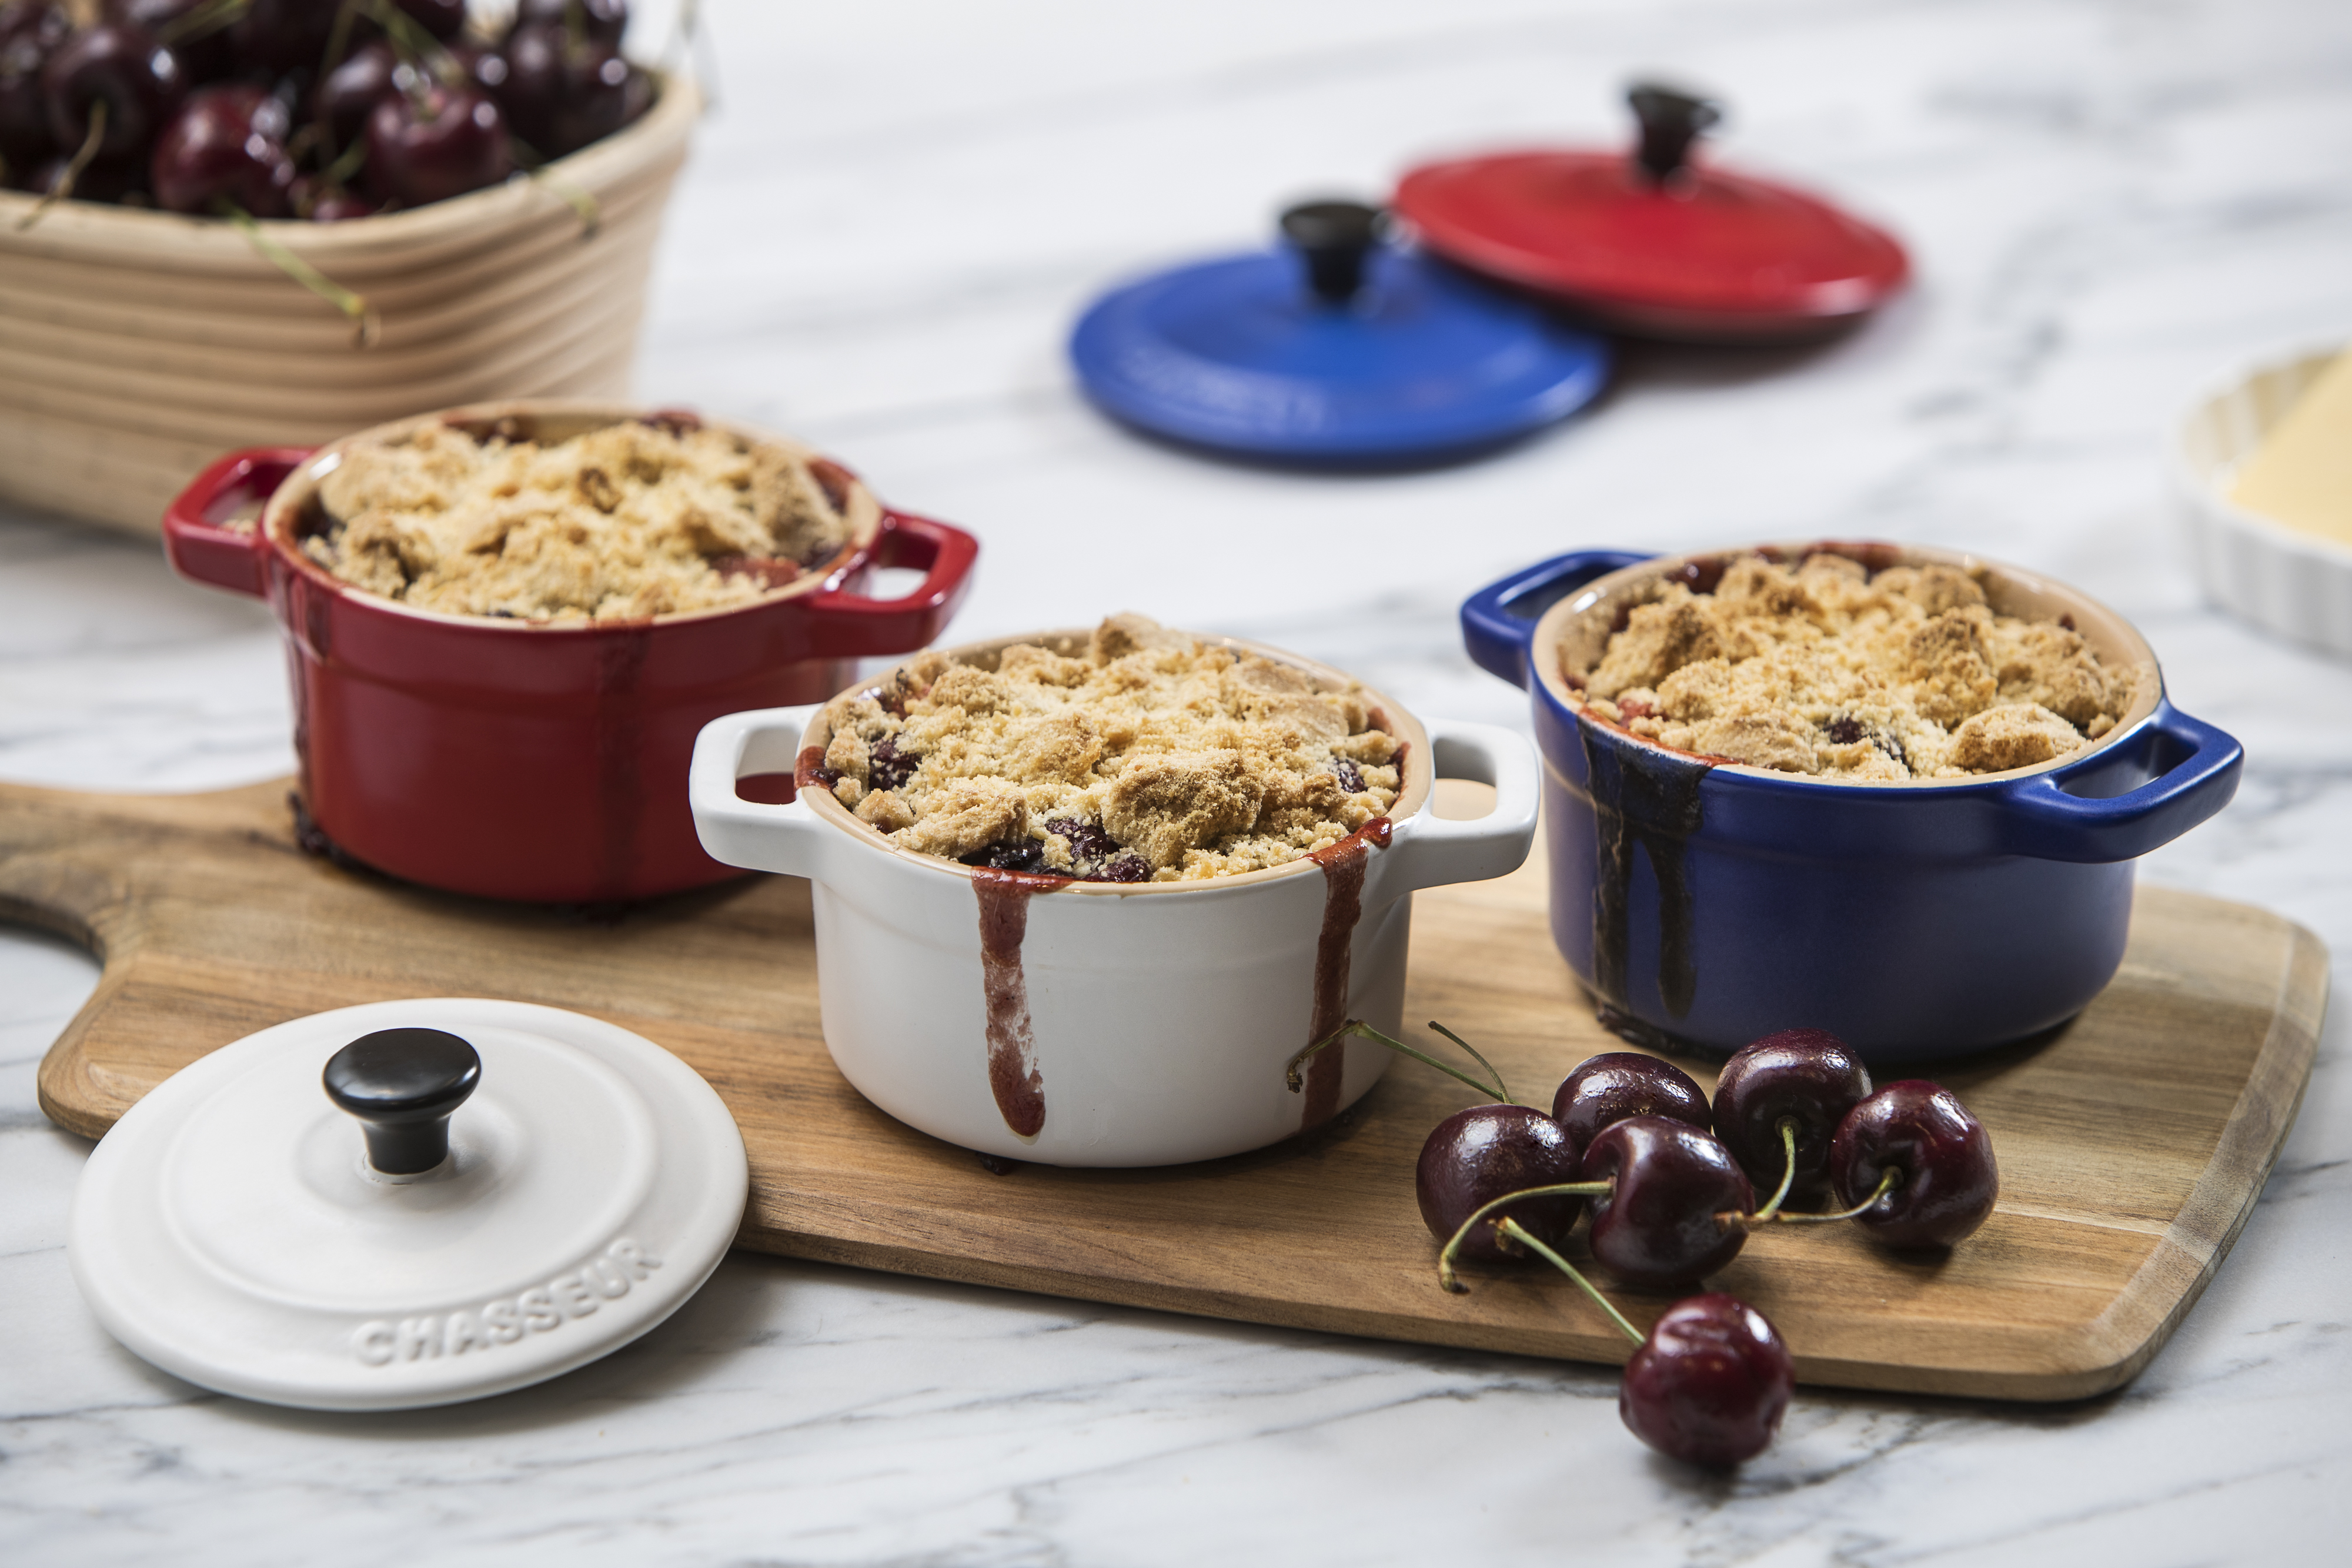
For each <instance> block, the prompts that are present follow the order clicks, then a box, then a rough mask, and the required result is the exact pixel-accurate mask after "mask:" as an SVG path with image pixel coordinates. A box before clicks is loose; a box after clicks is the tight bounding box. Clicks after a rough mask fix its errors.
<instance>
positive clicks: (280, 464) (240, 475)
mask: <svg viewBox="0 0 2352 1568" xmlns="http://www.w3.org/2000/svg"><path fill="white" fill-rule="evenodd" d="M313 450H315V448H312V447H308V446H248V447H246V448H244V449H243V450H242V451H237V452H232V453H230V454H229V455H227V456H226V457H222V458H219V459H217V460H215V462H214V463H213V465H212V466H210V467H209V468H206V469H205V471H204V472H203V473H201V474H199V475H197V476H195V477H194V479H192V480H190V481H189V482H188V487H187V488H186V489H184V490H183V491H181V492H180V493H179V494H178V495H177V496H174V497H173V498H172V504H171V505H170V506H168V507H164V508H163V557H164V559H166V560H169V561H170V562H171V563H172V570H173V571H176V572H178V573H179V574H180V575H181V576H182V577H184V578H187V579H188V580H191V581H194V582H201V583H205V584H206V585H208V586H210V587H213V588H225V589H226V590H228V591H230V592H231V593H249V594H251V595H252V596H253V597H254V598H256V599H258V598H260V597H261V595H262V592H263V580H262V574H261V562H262V559H263V557H264V555H265V553H266V552H267V551H268V549H269V542H268V538H266V537H265V536H264V535H263V534H262V531H261V527H260V523H259V521H258V518H257V517H250V518H247V519H245V520H244V523H243V526H242V527H239V526H238V525H237V524H236V522H232V521H231V520H230V519H231V517H234V516H235V515H236V514H237V513H240V512H243V511H244V510H245V509H246V508H247V507H253V508H255V509H256V511H258V508H259V507H260V506H261V504H262V503H263V502H266V501H268V499H269V497H271V496H272V495H274V494H276V493H277V490H278V486H280V485H282V484H284V483H285V482H286V476H288V475H289V474H291V473H292V472H294V470H295V469H296V468H298V467H299V466H300V465H301V464H302V462H303V460H304V459H306V458H308V457H309V456H310V454H311V452H312V451H313Z"/></svg>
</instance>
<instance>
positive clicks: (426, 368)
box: [0, 76, 699, 534]
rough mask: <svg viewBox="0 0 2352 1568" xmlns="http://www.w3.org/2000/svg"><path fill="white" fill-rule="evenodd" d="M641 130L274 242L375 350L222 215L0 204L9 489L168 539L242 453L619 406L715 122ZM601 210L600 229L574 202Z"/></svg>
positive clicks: (16, 201)
mask: <svg viewBox="0 0 2352 1568" xmlns="http://www.w3.org/2000/svg"><path fill="white" fill-rule="evenodd" d="M658 80H659V86H660V91H659V95H658V97H657V98H656V100H655V102H654V106H653V108H652V109H651V110H648V111H647V112H646V115H645V117H644V118H643V119H641V120H637V121H636V122H635V124H633V125H631V126H629V127H628V128H627V129H625V130H624V131H620V132H618V133H617V134H615V135H613V136H610V137H607V138H606V139H605V140H604V141H599V142H597V143H595V144H594V145H593V146H590V147H585V148H583V149H582V150H581V151H579V152H575V153H572V155H571V156H569V157H567V158H563V159H560V160H558V161H557V162H554V163H552V164H551V165H549V167H548V171H547V173H548V174H549V175H550V176H551V178H545V179H539V180H527V179H517V180H513V181H510V182H509V183H506V184H503V185H497V186H492V187H490V188H488V189H486V190H480V191H475V192H472V193H469V194H467V195H463V196H458V197H456V198H454V199H452V200H449V201H446V202H436V203H434V204H431V205H429V206H423V207H417V208H415V209H414V210H412V211H408V212H399V213H392V214H385V215H383V216H381V217H368V218H356V219H352V220H350V221H347V222H344V223H338V224H305V223H290V222H289V223H271V224H266V225H262V227H263V229H264V230H265V231H266V232H267V233H268V235H270V236H271V237H273V238H275V239H277V240H278V242H279V243H280V244H281V245H283V246H285V248H286V249H288V250H290V251H292V252H293V253H295V254H296V255H297V256H300V257H301V259H302V260H304V261H307V262H309V263H310V265H311V266H312V267H316V268H317V269H318V270H319V271H320V272H321V273H323V274H325V275H326V276H327V277H329V278H331V279H332V280H333V281H334V282H336V283H338V284H340V285H341V286H342V287H345V288H347V289H350V290H352V292H354V293H356V294H359V295H361V296H362V297H364V298H365V299H366V301H367V303H368V305H369V307H370V308H371V309H372V311H373V316H374V318H375V329H374V333H373V341H372V342H371V343H370V344H369V345H368V346H367V347H364V348H362V347H359V346H357V343H356V341H355V339H356V336H357V334H356V333H355V331H354V328H353V323H352V320H351V319H349V318H348V317H346V316H345V315H344V314H342V313H341V311H339V310H338V309H337V308H336V307H335V306H334V305H332V304H331V303H330V302H329V301H327V300H326V299H324V298H320V296H319V295H317V294H315V293H312V292H311V291H310V290H309V289H307V288H305V287H302V286H301V285H299V284H298V283H296V282H295V281H293V279H291V278H290V277H288V276H287V275H286V273H285V272H283V271H282V270H280V269H279V268H278V267H277V266H276V265H275V264H273V263H272V262H270V261H269V260H268V259H267V258H266V257H265V256H263V255H262V254H261V253H260V252H259V251H258V250H257V248H256V247H255V246H254V244H253V242H252V240H251V238H250V237H249V236H248V235H247V234H246V233H244V232H243V231H242V230H240V229H239V228H238V227H237V226H236V225H234V224H231V223H228V222H226V221H223V220H221V219H216V218H192V217H182V216H179V215H177V214H171V213H161V212H151V211H143V210H140V209H136V208H126V207H115V206H104V205H100V204H94V203H83V202H61V203H58V204H55V205H53V206H51V207H50V208H49V209H48V210H47V212H45V213H42V214H40V215H39V217H38V218H37V221H35V222H33V223H32V224H31V225H29V226H20V225H21V224H22V223H23V220H24V219H25V218H26V216H27V215H28V214H31V212H32V210H33V207H34V198H33V197H31V196H28V195H24V194H20V193H16V192H0V498H5V499H7V500H11V501H16V502H18V503H21V504H23V505H25V506H27V507H36V508H39V509H42V510H47V511H52V512H58V513H62V514H64V515H66V516H68V517H79V518H82V519H84V520H87V521H89V522H93V523H101V524H105V525H108V526H110V527H113V528H123V529H126V530H129V531H132V532H136V533H148V534H152V533H153V532H155V531H156V528H157V527H158V523H159V520H160V518H161V517H162V516H163V507H164V506H165V504H166V503H168V502H169V501H170V500H171V499H172V497H173V496H174V495H175V494H177V493H178V491H179V490H180V488H181V487H182V486H184V485H185V484H186V483H187V480H188V478H189V476H191V475H193V474H194V473H195V472H196V471H197V470H198V469H200V468H202V467H203V466H204V465H205V464H207V463H209V462H210V461H212V459H214V458H215V457H217V456H218V455H220V454H221V453H222V452H224V451H226V450H227V449H229V448H231V447H237V446H273V445H288V446H303V445H317V444H320V443H323V442H326V441H329V440H331V439H333V438H334V437H336V436H339V435H342V434H348V433H349V432H351V431H353V430H359V429H363V428H365V427H367V426H369V425H373V424H380V423H383V422H385V421H387V420H392V419H397V418H399V417H401V416H403V415H404V414H411V413H422V412H424V411H425V410H428V409H436V408H446V407H448V406H451V405H452V404H457V403H466V402H482V401H485V400H488V399H494V398H518V397H597V398H620V397H624V396H625V395H626V394H627V392H628V381H629V367H630V361H631V360H632V359H633V358H634V356H635V349H636V337H637V323H638V319H639V317H640V316H641V315H642V314H643V311H644V306H645V289H646V273H647V270H648V269H649V268H650V267H651V265H652V261H653V248H654V240H655V237H656V234H657V232H658V230H659V227H660V222H661V212H662V205H663V204H664V203H665V202H666V201H667V199H668V196H669V188H670V184H671V183H672V181H673V180H674V179H675V178H676V176H677V171H678V168H679V165H680V164H682V163H683V162H685V159H686V145H687V138H688V132H689V131H691V129H692V127H693V124H694V120H695V118H696V115H697V113H698V110H699V99H698V97H697V95H696V93H695V90H694V87H693V84H692V83H691V82H689V81H687V80H685V79H684V78H677V77H668V76H664V77H661V78H658ZM566 192H569V193H572V195H573V196H576V195H578V194H581V193H584V194H585V195H586V196H587V197H589V198H591V199H592V200H593V203H594V217H595V221H594V223H593V225H590V224H589V223H588V222H587V221H586V219H585V218H584V217H583V212H582V211H581V210H579V208H578V207H577V206H576V205H575V203H574V201H573V200H571V199H567V196H566V194H565V193H566Z"/></svg>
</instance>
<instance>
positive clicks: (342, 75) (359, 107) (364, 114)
mask: <svg viewBox="0 0 2352 1568" xmlns="http://www.w3.org/2000/svg"><path fill="white" fill-rule="evenodd" d="M399 66H400V57H399V56H398V55H397V54H395V53H394V51H393V47H392V46H391V45H390V44H388V43H386V42H384V41H383V39H382V38H371V39H369V40H368V41H367V42H366V43H364V44H362V45H361V46H360V47H358V48H356V49H353V50H352V52H351V53H350V54H348V55H346V56H344V57H343V63H342V64H341V65H339V66H337V67H336V68H334V69H333V70H331V71H329V72H328V73H327V74H326V75H325V76H322V77H320V78H319V85H318V86H317V87H315V88H313V89H311V90H310V117H311V118H312V119H313V120H320V121H323V122H324V123H325V125H326V127H327V132H328V135H329V136H330V137H331V139H332V141H333V142H334V146H335V150H336V151H337V152H341V151H342V150H343V149H344V148H346V147H349V146H350V145H351V144H352V142H354V141H358V140H359V139H360V138H361V137H362V136H363V135H365V134H366V132H367V119H368V114H369V113H370V111H372V110H373V109H374V108H375V106H376V102H377V100H378V99H382V98H383V95H384V94H385V93H388V92H390V91H391V90H392V89H393V73H394V71H395V70H397V69H398V68H399Z"/></svg>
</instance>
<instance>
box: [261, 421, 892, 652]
mask: <svg viewBox="0 0 2352 1568" xmlns="http://www.w3.org/2000/svg"><path fill="white" fill-rule="evenodd" d="M692 412H693V411H691V410H682V409H661V408H654V407H651V406H649V405H646V404H644V403H635V402H617V401H614V400H613V399H609V398H556V397H540V398H501V399H499V400H497V401H495V402H476V403H458V404H455V405H453V406H451V407H448V408H441V409H435V410H433V411H431V412H430V413H417V414H409V415H406V416H404V417H403V418H400V419H394V420H386V421H385V422H384V423H381V424H374V425H370V426H369V427H367V428H366V429H364V430H355V431H352V432H351V433H350V434H346V435H341V436H338V437H336V438H335V439H334V440H332V441H330V442H328V443H327V444H325V445H323V446H320V447H319V448H318V449H317V450H316V451H314V452H312V453H311V454H310V455H309V456H307V457H305V458H303V459H302V461H301V462H300V463H299V464H297V465H295V467H294V469H293V471H292V472H291V473H289V474H288V475H287V476H286V477H285V479H284V480H283V481H282V482H281V483H280V484H279V485H278V488H277V489H276V490H275V491H273V492H271V494H270V496H269V498H268V500H267V501H266V502H264V503H263V504H262V508H261V515H260V517H258V518H257V519H256V520H255V523H254V528H255V530H256V531H257V532H258V533H259V534H260V535H261V537H262V538H263V540H264V541H265V542H267V543H268V546H269V548H270V550H271V553H272V554H273V555H275V556H276V557H277V559H278V560H279V561H281V562H283V563H284V564H285V565H287V566H288V567H289V569H290V570H294V571H296V572H299V574H300V575H301V576H302V577H303V578H304V579H306V580H308V581H309V582H310V584H311V586H312V587H314V588H316V589H318V590H320V591H322V592H326V593H331V594H332V595H334V596H335V597H336V598H338V599H341V600H343V601H346V602H348V603H350V604H352V605H353V606H355V607H357V608H361V609H365V610H371V611H377V612H383V613H385V614H390V615H395V616H405V617H408V618H410V619H412V620H416V621H422V622H430V623H434V624H438V625H443V626H462V627H466V628H467V629H469V630H472V631H478V632H503V633H509V634H527V635H531V636H536V637H546V636H550V635H559V636H562V635H569V636H575V637H577V636H587V635H598V634H605V635H609V634H612V633H614V632H643V631H646V630H647V629H649V628H659V627H665V626H683V625H690V624H693V623H695V622H703V621H716V620H719V619H721V618H723V617H726V616H730V615H744V614H749V613H751V612H754V611H761V610H768V609H772V608H773V607H775V606H777V605H780V604H789V603H791V602H792V601H794V600H797V599H802V598H805V597H807V596H809V595H811V594H814V593H818V592H821V591H824V590H825V589H826V588H829V587H832V586H834V585H835V584H837V583H838V582H839V581H840V580H841V579H842V578H844V577H845V576H847V575H848V574H850V573H852V572H854V571H856V570H858V569H859V568H860V567H862V566H864V565H865V564H866V562H867V560H868V559H870V558H871V557H872V555H873V553H874V546H875V543H876V541H877V540H878V539H879V538H881V536H882V532H883V529H884V528H886V527H887V526H888V524H889V522H890V520H891V519H892V518H894V517H897V516H898V514H897V513H896V512H895V511H894V510H893V509H892V508H890V507H885V506H884V505H882V503H881V501H880V500H879V498H877V497H876V496H875V494H874V492H873V490H872V489H871V488H870V487H869V486H867V485H866V481H865V480H864V479H863V478H861V477H860V476H858V474H857V473H856V470H854V469H852V468H850V467H849V466H848V465H845V464H842V463H839V462H836V461H835V460H834V459H832V458H829V457H826V456H824V455H823V454H822V453H819V452H817V451H816V450H815V449H814V448H813V447H810V446H808V445H806V444H803V443H802V442H799V441H795V440H793V438H792V437H790V436H784V435H776V434H771V433H769V432H766V431H762V430H759V429H756V428H754V427H752V426H750V425H745V424H740V423H736V422H735V421H733V420H728V419H713V418H709V417H707V416H705V415H703V414H700V413H694V414H693V417H694V418H695V419H696V420H698V421H699V422H700V423H701V424H702V425H704V426H705V427H707V428H709V429H712V430H718V431H723V432H725V433H726V434H730V435H733V436H737V437H739V438H740V439H742V440H745V441H750V442H756V443H760V444H770V445H776V446H782V447H783V448H785V449H786V450H788V451H790V452H791V453H792V454H793V455H795V456H797V457H799V458H801V459H803V461H810V462H824V463H829V464H831V465H833V466H834V467H835V468H837V469H839V470H840V471H841V472H842V473H843V474H844V475H845V476H847V477H848V480H849V485H850V493H849V501H848V504H847V506H846V507H845V508H844V510H845V512H846V513H847V514H848V517H849V520H850V536H849V542H848V543H847V544H846V545H845V546H844V547H843V549H841V551H840V552H839V553H837V554H836V555H835V556H834V557H833V559H831V560H830V561H829V562H827V563H826V565H825V567H824V569H823V570H811V571H805V572H803V573H802V575H800V576H799V577H796V578H794V579H793V580H792V581H790V582H788V583H785V584H783V585H782V587H780V588H775V589H772V590H770V591H767V592H765V593H762V594H761V596H760V597H759V598H757V599H754V600H752V601H751V602H749V603H746V604H729V605H722V606H719V607H718V608H716V609H711V610H688V611H680V612H675V613H671V614H665V615H655V616H650V617H646V618H643V619H635V620H616V621H601V622H599V621H590V622H577V623H565V624H561V625H557V624H546V623H540V622H530V621H522V620H508V619H505V618H503V617H499V616H491V615H458V614H453V613H451V612H447V611H444V610H426V609H422V608H420V607H418V606H416V605H413V604H404V603H402V602H401V601H399V600H396V599H387V598H385V597H384V596H383V595H382V594H380V593H371V592H369V591H366V590H365V589H362V588H358V587H355V586H354V585H352V584H351V583H348V582H345V581H344V580H342V579H341V578H339V577H337V576H335V575H334V573H332V572H331V571H329V570H326V569H325V568H324V567H322V566H320V564H319V563H318V562H317V561H314V560H312V559H310V557H309V556H308V555H306V554H305V553H303V551H302V549H301V547H300V545H299V542H298V541H297V538H296V535H295V531H294V530H295V524H296V522H297V521H298V520H299V514H300V513H301V512H302V511H303V510H304V509H305V508H307V507H309V505H310V501H311V499H312V497H314V496H315V495H316V494H317V491H318V487H319V481H320V478H321V477H322V476H324V475H325V474H326V473H327V472H329V471H331V469H332V468H333V467H334V466H335V465H337V464H338V463H340V462H341V460H342V454H343V453H344V451H345V450H346V449H348V448H350V447H352V446H353V445H355V444H358V443H360V442H362V441H370V440H389V439H392V438H394V437H398V436H404V435H406V434H411V433H413V432H415V431H417V430H421V429H423V428H425V427H426V426H428V425H434V424H445V423H457V422H460V421H464V422H467V423H472V422H477V421H481V422H488V421H494V420H499V419H507V418H518V417H520V418H539V417H549V416H552V417H555V418H560V419H567V420H570V419H577V420H580V421H583V422H584V423H582V425H581V426H580V428H579V429H578V430H577V431H575V432H574V434H586V433H587V432H589V431H592V430H602V429H604V428H607V427H609V426H611V425H614V424H619V423H625V422H629V421H635V420H646V419H651V418H654V417H657V416H659V415H661V414H665V413H673V414H674V413H692Z"/></svg>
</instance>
